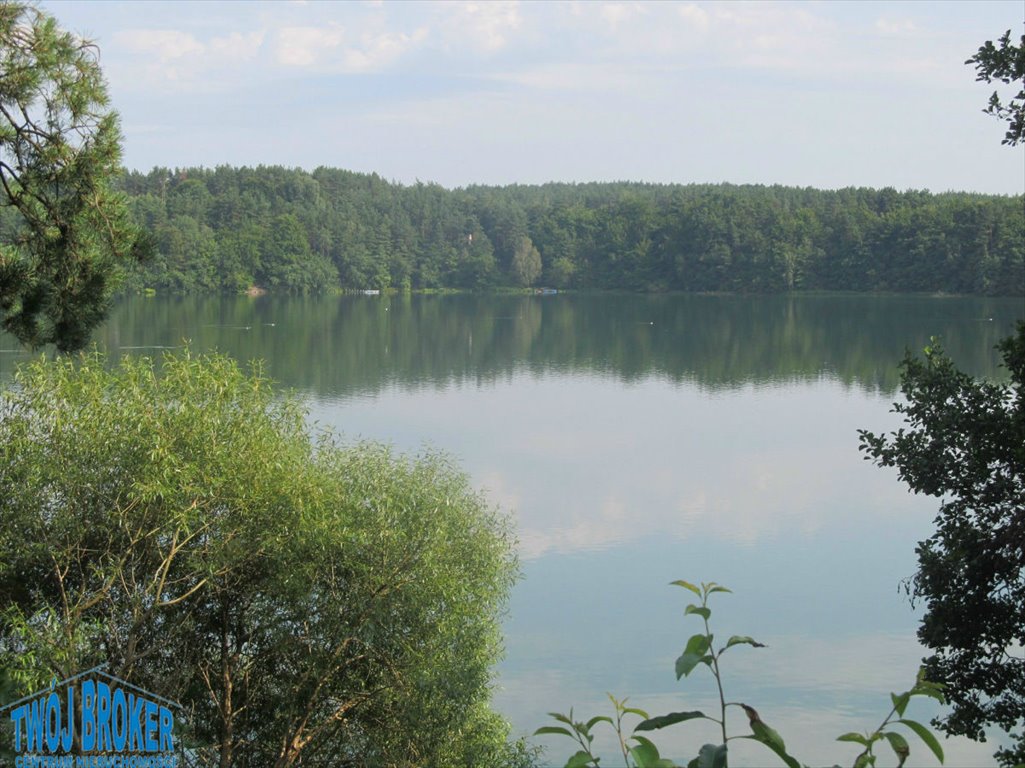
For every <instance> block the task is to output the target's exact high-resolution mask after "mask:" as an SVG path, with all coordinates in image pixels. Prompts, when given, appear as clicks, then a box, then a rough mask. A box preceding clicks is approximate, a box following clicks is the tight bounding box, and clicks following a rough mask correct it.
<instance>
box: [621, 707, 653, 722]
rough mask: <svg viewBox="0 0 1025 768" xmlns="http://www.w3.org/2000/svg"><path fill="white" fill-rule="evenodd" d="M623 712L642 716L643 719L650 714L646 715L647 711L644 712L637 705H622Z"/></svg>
mask: <svg viewBox="0 0 1025 768" xmlns="http://www.w3.org/2000/svg"><path fill="white" fill-rule="evenodd" d="M623 714H624V715H637V716H638V717H643V718H644V719H645V720H646V719H648V717H650V715H648V713H647V712H645V711H644V710H643V709H638V708H637V707H623Z"/></svg>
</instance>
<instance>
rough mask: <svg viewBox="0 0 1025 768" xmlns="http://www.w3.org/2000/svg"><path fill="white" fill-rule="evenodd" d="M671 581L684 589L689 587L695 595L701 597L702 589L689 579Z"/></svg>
mask: <svg viewBox="0 0 1025 768" xmlns="http://www.w3.org/2000/svg"><path fill="white" fill-rule="evenodd" d="M671 583H672V585H674V586H677V587H683V588H684V589H689V590H690V591H691V592H693V593H694V594H695V595H697V596H698V597H701V590H700V589H698V588H697V587H695V586H694V585H693V584H691V583H690V582H689V581H684V580H683V579H677V580H676V581H674V582H671Z"/></svg>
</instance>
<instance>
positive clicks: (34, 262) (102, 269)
mask: <svg viewBox="0 0 1025 768" xmlns="http://www.w3.org/2000/svg"><path fill="white" fill-rule="evenodd" d="M120 158H121V133H120V130H119V128H118V119H117V114H116V113H115V112H113V111H112V110H110V109H109V108H108V100H107V90H106V85H105V84H104V81H103V76H102V73H101V72H100V67H99V53H98V51H97V50H96V47H95V46H94V45H93V44H92V43H90V42H89V41H87V40H82V39H80V38H78V37H76V36H74V35H72V34H71V33H68V32H65V31H63V30H61V29H60V28H59V27H58V26H57V22H56V21H55V20H54V19H53V18H52V17H50V16H48V15H47V14H45V13H44V12H42V11H40V10H39V9H38V8H36V7H35V6H33V5H29V4H27V3H23V2H4V3H2V4H0V208H7V209H12V210H14V211H16V212H17V223H16V225H15V226H14V227H13V228H12V229H10V230H8V231H7V232H5V233H4V236H3V239H2V241H0V319H2V323H3V328H4V330H6V331H8V332H9V333H12V334H13V335H15V336H16V337H17V338H18V339H19V340H20V341H21V342H22V343H24V344H27V345H29V346H32V347H39V346H42V345H44V344H55V345H56V346H57V348H58V349H60V350H64V351H67V350H74V349H79V348H81V347H83V346H84V345H85V344H86V343H87V342H88V339H89V334H90V331H91V330H92V329H93V328H94V327H95V326H96V325H97V324H98V323H99V322H100V321H101V320H102V319H103V317H104V315H105V313H106V310H107V306H108V303H109V299H110V296H111V293H112V291H113V289H114V287H115V286H116V285H117V282H118V279H119V275H120V270H121V269H122V268H123V267H124V266H125V264H127V263H129V262H133V261H135V260H136V259H138V258H139V257H140V256H141V255H143V253H144V252H145V251H146V247H145V238H142V237H141V236H140V234H139V232H138V230H137V229H136V228H135V226H134V225H133V223H132V222H131V219H130V217H129V215H128V211H129V209H128V207H127V204H126V202H125V199H124V196H123V195H121V194H119V193H117V192H115V191H114V190H113V189H112V187H111V181H112V179H114V178H116V177H117V176H118V175H119V173H120Z"/></svg>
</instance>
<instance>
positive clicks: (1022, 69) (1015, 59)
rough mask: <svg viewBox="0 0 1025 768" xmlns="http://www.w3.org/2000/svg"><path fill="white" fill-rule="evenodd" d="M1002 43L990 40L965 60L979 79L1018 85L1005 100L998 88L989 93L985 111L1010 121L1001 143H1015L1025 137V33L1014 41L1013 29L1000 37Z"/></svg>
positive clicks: (1012, 144) (1013, 144)
mask: <svg viewBox="0 0 1025 768" xmlns="http://www.w3.org/2000/svg"><path fill="white" fill-rule="evenodd" d="M997 43H998V44H999V47H998V46H997V45H994V44H993V41H992V40H987V41H986V42H985V43H984V44H983V45H982V46H980V48H979V50H978V51H977V52H976V53H975V55H974V56H972V57H971V58H970V59H968V60H967V61H966V62H965V64H974V65H975V70H976V72H977V76H976V78H975V79H976V80H978V81H980V82H984V83H992V82H993V81H994V80H995V81H997V82H1000V83H1003V84H1005V85H1011V86H1013V87H1015V88H1018V89H1019V90H1018V93H1016V94H1014V95H1013V96H1012V97H1011V98H1010V99H1009V100H1008V101H1007V102H1006V103H1005V102H1003V101H1002V100H1001V98H1000V93H999V92H998V91H993V94H992V95H991V96H990V97H989V105H988V106H987V107H986V109H984V110H983V111H984V112H986V113H988V114H990V115H993V116H994V117H996V118H998V119H1000V120H1003V121H1005V122H1006V123H1007V133H1006V134H1005V135H1004V139H1003V141H1002V142H1001V143H1002V144H1010V145H1011V146H1012V147H1013V146H1016V145H1017V144H1018V143H1019V142H1022V141H1025V35H1022V36H1021V42H1020V44H1019V45H1015V44H1014V43H1012V42H1011V30H1007V31H1006V32H1004V34H1003V35H1001V36H1000V38H999V39H998V40H997Z"/></svg>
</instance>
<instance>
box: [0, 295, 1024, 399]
mask: <svg viewBox="0 0 1025 768" xmlns="http://www.w3.org/2000/svg"><path fill="white" fill-rule="evenodd" d="M1021 315H1022V307H1021V300H1020V299H1013V298H1012V299H982V298H978V299H975V298H968V299H962V298H958V299H952V298H948V299H937V298H930V297H878V296H859V295H837V296H791V297H787V296H686V295H684V296H681V295H666V296H634V295H618V296H615V295H614V296H608V295H604V296H586V295H568V296H563V295H559V296H546V297H535V296H392V297H387V296H385V297H366V296H341V297H274V296H263V297H258V298H247V297H227V298H211V297H177V298H175V297H171V298H166V297H153V298H140V297H132V298H129V299H126V300H123V301H122V302H120V303H119V304H118V305H117V306H116V307H115V309H114V311H113V313H112V315H111V318H110V320H109V321H108V322H107V323H106V324H105V326H104V327H103V329H102V330H101V331H100V332H98V333H97V334H96V339H97V341H98V342H99V343H100V344H101V345H103V346H105V347H107V348H108V349H112V350H118V349H124V350H126V351H132V352H133V353H137V352H139V351H144V350H149V351H152V352H157V351H159V350H160V349H163V348H165V347H169V346H177V345H180V344H181V343H182V340H183V339H189V340H191V341H192V342H193V344H194V345H195V346H196V347H198V348H200V349H209V348H213V347H216V348H218V349H221V350H223V351H227V352H230V353H231V354H233V355H235V356H236V357H238V358H240V359H243V360H248V359H253V358H263V359H266V360H267V361H268V362H269V364H270V372H271V374H272V375H273V376H274V377H275V378H277V379H278V380H280V381H282V382H284V383H285V384H287V385H289V386H296V387H299V388H301V389H303V390H306V391H309V392H311V393H313V394H315V395H318V396H328V397H344V396H350V395H354V394H359V393H367V392H377V391H381V390H382V389H383V388H385V387H387V386H392V385H401V386H404V387H412V388H421V387H424V386H428V387H441V386H445V385H447V384H453V383H455V384H460V383H469V384H474V385H479V384H485V383H489V382H494V381H499V380H501V379H502V378H503V377H508V376H509V375H511V374H513V373H517V372H521V371H528V372H531V373H542V372H574V373H580V372H588V373H592V374H593V373H597V374H600V375H605V376H611V377H614V378H615V379H617V380H618V381H624V382H634V381H640V380H643V379H646V378H649V377H651V376H656V377H658V378H662V379H665V380H668V381H671V382H674V383H683V382H691V383H695V384H697V385H698V386H699V387H701V388H702V389H711V390H719V389H727V390H728V389H733V388H736V387H740V386H743V385H745V384H749V383H758V384H767V383H787V382H792V381H802V382H803V381H815V380H817V379H819V378H821V377H823V376H828V377H831V378H835V379H837V380H839V381H842V382H843V383H845V384H848V385H853V386H857V387H859V388H863V389H867V390H870V391H883V392H887V393H890V392H893V391H894V390H895V388H896V386H897V382H898V379H897V370H896V361H898V360H899V359H900V357H901V356H902V355H903V352H904V349H905V347H906V346H910V347H911V348H913V349H920V348H921V347H923V346H924V345H925V344H926V343H927V342H928V340H929V337H930V336H932V335H938V336H941V337H942V338H943V340H944V343H945V344H946V346H947V347H948V348H949V349H950V351H951V353H952V354H953V355H954V357H955V359H957V360H958V361H959V363H960V364H961V365H962V366H964V367H965V368H966V369H968V370H969V371H971V372H973V373H975V374H978V375H992V374H994V373H995V366H994V360H995V358H994V356H993V354H992V347H993V345H994V344H996V342H997V341H998V340H999V339H1000V338H1002V337H1003V336H1006V335H1008V334H1009V333H1010V332H1011V330H1012V329H1013V322H1014V320H1015V319H1016V318H1017V317H1020V316H1021ZM898 329H899V332H895V331H898ZM0 349H4V350H8V351H7V352H6V353H5V354H0V366H3V368H0V375H4V373H5V371H6V372H9V371H10V368H11V367H12V360H14V359H19V358H24V357H25V355H24V353H21V354H17V353H15V352H14V350H16V349H17V345H16V344H14V343H13V342H12V341H11V340H10V339H9V338H6V337H4V338H0Z"/></svg>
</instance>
